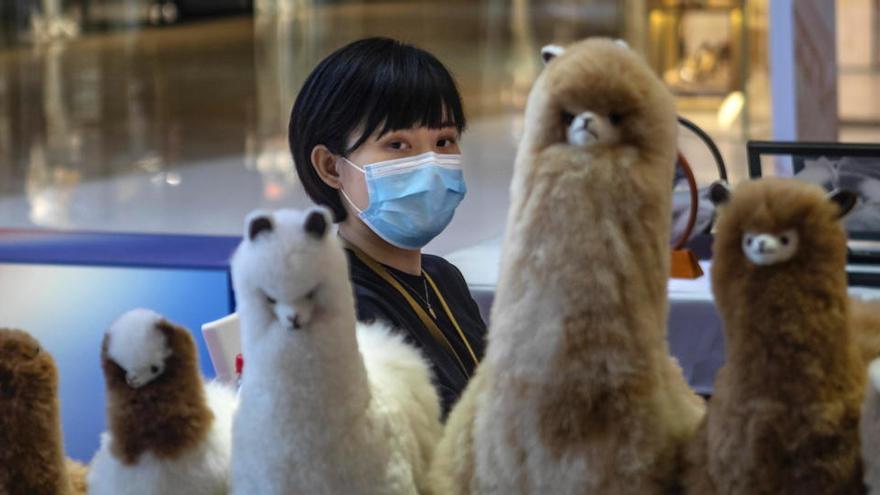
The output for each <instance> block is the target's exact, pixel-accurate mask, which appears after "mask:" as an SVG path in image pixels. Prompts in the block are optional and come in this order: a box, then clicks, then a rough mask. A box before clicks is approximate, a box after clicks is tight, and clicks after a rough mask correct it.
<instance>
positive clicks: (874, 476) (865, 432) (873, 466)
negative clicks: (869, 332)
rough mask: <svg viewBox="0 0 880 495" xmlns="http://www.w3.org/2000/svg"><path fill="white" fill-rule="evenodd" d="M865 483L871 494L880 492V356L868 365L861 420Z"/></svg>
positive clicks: (876, 494) (874, 494)
mask: <svg viewBox="0 0 880 495" xmlns="http://www.w3.org/2000/svg"><path fill="white" fill-rule="evenodd" d="M861 436H862V457H863V459H864V467H865V485H867V488H868V493H870V494H871V495H878V494H880V358H878V359H875V360H874V361H873V362H872V363H871V365H870V366H869V367H868V386H867V392H866V394H865V403H864V407H863V409H862V420H861Z"/></svg>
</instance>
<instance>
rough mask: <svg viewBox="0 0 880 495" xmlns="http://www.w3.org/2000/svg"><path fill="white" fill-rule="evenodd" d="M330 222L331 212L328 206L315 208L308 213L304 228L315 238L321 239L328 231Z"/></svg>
mask: <svg viewBox="0 0 880 495" xmlns="http://www.w3.org/2000/svg"><path fill="white" fill-rule="evenodd" d="M330 222H331V218H330V212H329V211H327V209H326V208H321V207H318V208H313V209H311V210H309V212H308V213H307V214H306V222H305V224H303V230H305V231H306V233H307V234H309V235H310V236H312V237H314V238H315V239H320V238H322V237H324V234H326V233H327V230H328V227H329V226H330Z"/></svg>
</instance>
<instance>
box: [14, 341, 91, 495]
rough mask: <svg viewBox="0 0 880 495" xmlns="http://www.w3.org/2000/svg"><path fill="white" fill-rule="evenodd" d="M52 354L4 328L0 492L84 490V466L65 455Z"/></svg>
mask: <svg viewBox="0 0 880 495" xmlns="http://www.w3.org/2000/svg"><path fill="white" fill-rule="evenodd" d="M59 411H60V408H59V405H58V370H57V368H56V367H55V360H54V359H52V356H51V355H50V354H49V353H48V352H46V351H45V350H44V349H42V348H41V347H40V343H39V342H37V341H36V340H35V339H34V338H33V337H31V336H30V335H28V334H27V333H25V332H22V331H20V330H9V329H0V495H25V494H26V495H69V494H70V495H72V494H80V493H85V468H84V467H83V466H81V465H79V464H77V463H75V462H73V461H69V460H66V459H65V456H64V442H63V441H62V435H61V419H60V412H59Z"/></svg>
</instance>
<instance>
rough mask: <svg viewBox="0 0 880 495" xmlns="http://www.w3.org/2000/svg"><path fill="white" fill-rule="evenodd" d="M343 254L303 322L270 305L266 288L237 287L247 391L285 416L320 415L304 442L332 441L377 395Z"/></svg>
mask: <svg viewBox="0 0 880 495" xmlns="http://www.w3.org/2000/svg"><path fill="white" fill-rule="evenodd" d="M328 249H329V248H328ZM341 256H342V253H341V250H340V260H338V261H339V262H340V263H339V266H333V267H325V268H324V270H326V271H329V272H338V273H333V274H332V275H331V274H328V275H327V276H326V277H324V281H323V282H322V283H321V285H320V286H319V287H318V288H317V289H316V290H315V294H314V311H313V313H312V316H311V318H310V320H309V322H308V323H307V324H305V325H303V326H302V328H297V329H293V328H290V327H289V326H287V325H284V324H282V323H281V322H280V321H278V320H277V319H276V318H275V317H274V315H273V314H272V313H271V312H268V311H266V310H265V309H264V307H263V306H264V305H265V302H264V301H263V299H262V296H261V295H260V293H259V291H256V290H253V291H248V290H245V289H240V290H238V291H237V293H239V294H240V298H241V299H240V301H239V310H238V314H239V316H240V318H241V335H242V350H243V353H244V356H245V362H246V365H245V372H244V376H243V383H242V394H243V397H244V394H245V393H248V394H250V393H252V392H254V391H259V395H260V396H261V397H262V398H264V399H265V400H268V401H269V402H271V407H272V408H274V409H275V410H276V414H279V415H281V416H280V417H284V418H285V420H286V421H290V422H294V423H296V422H299V421H302V422H303V424H306V423H308V424H313V423H314V421H315V419H316V418H320V423H321V425H322V427H323V430H324V431H309V432H306V431H303V432H302V433H303V435H308V434H311V433H313V434H314V436H313V437H311V438H310V439H303V441H304V442H313V441H314V442H322V441H327V442H330V441H331V440H330V439H328V438H325V437H326V435H325V434H326V433H329V434H331V435H332V434H333V433H334V432H335V431H340V432H341V431H346V430H347V429H350V428H351V424H352V422H353V421H359V420H360V419H361V418H362V417H363V415H364V414H365V412H366V410H367V408H368V406H369V402H370V398H371V396H370V391H369V386H368V383H367V374H366V369H365V368H364V364H363V360H362V358H361V356H360V353H359V351H358V347H357V340H356V336H355V325H356V318H355V312H354V297H353V295H352V287H351V283H350V282H349V280H348V275H347V273H346V272H345V270H347V265H346V264H345V260H344V258H341ZM242 401H243V402H246V399H245V398H243V399H242ZM303 451H305V449H304V450H303Z"/></svg>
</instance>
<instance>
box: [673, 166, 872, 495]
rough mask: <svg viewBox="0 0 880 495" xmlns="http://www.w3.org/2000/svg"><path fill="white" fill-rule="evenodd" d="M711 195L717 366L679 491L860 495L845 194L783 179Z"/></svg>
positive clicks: (859, 386) (858, 393)
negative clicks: (715, 208) (720, 342)
mask: <svg viewBox="0 0 880 495" xmlns="http://www.w3.org/2000/svg"><path fill="white" fill-rule="evenodd" d="M713 196H714V199H715V200H716V201H717V202H719V203H725V204H724V206H723V207H722V209H721V214H720V218H719V221H718V224H717V233H716V235H715V244H714V249H713V250H714V260H713V263H712V287H713V292H714V294H715V302H716V305H717V306H718V310H719V312H720V314H721V318H722V320H723V322H724V332H725V338H726V348H727V361H726V363H725V365H724V366H723V367H722V369H721V370H720V371H719V372H718V376H717V378H716V381H715V393H714V395H713V397H712V400H711V401H710V402H709V410H708V413H707V416H706V419H705V421H704V423H703V424H702V425H701V427H700V429H699V431H698V434H697V435H696V436H695V437H694V440H693V443H692V445H691V449H690V452H689V461H690V462H689V468H688V473H687V479H686V482H687V484H686V485H687V490H688V493H692V494H694V495H711V494H715V493H717V494H750V495H752V494H774V495H775V494H787V493H790V494H822V495H831V494H858V493H862V491H863V485H862V472H861V471H862V470H861V459H860V456H859V414H860V413H859V410H860V408H861V404H862V396H863V387H864V378H865V368H864V365H863V363H862V361H861V360H860V359H859V354H858V349H857V347H856V344H855V339H854V338H853V336H852V335H851V331H850V314H849V297H848V295H847V286H846V272H845V264H846V235H845V232H844V230H843V227H842V225H841V221H840V219H841V217H842V216H843V215H844V214H846V212H848V211H849V210H850V209H851V208H852V206H853V204H854V203H855V196H854V195H852V194H851V193H847V192H836V193H832V194H831V195H828V196H826V194H825V193H824V192H823V191H822V190H821V189H820V188H818V187H816V186H813V185H809V184H806V183H804V182H801V181H797V180H794V179H765V180H761V181H755V182H748V183H745V184H743V185H741V186H739V187H738V188H737V189H736V191H735V192H734V193H733V194H732V196H731V195H730V194H729V193H728V192H727V190H726V189H725V187H723V186H721V185H718V186H716V187H715V188H714V190H713ZM728 198H730V199H728Z"/></svg>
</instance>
